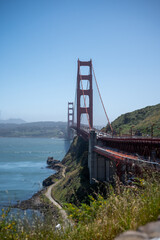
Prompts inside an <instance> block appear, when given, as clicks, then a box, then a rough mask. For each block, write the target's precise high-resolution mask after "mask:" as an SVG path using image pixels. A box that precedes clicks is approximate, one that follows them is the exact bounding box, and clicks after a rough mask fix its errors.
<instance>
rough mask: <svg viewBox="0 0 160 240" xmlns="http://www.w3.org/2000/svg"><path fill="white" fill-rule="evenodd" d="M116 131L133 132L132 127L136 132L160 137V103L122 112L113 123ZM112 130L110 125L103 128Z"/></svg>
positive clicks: (134, 132) (121, 132)
mask: <svg viewBox="0 0 160 240" xmlns="http://www.w3.org/2000/svg"><path fill="white" fill-rule="evenodd" d="M111 125H112V128H113V130H114V132H115V133H117V134H119V131H120V134H121V135H122V134H131V127H132V131H133V135H134V134H137V135H139V134H142V135H143V136H151V135H152V132H153V136H154V137H160V104H157V105H154V106H148V107H145V108H142V109H139V110H136V111H133V112H130V113H126V114H122V115H121V116H120V117H118V118H117V119H115V120H114V121H113V122H112V123H111ZM103 130H104V131H106V130H107V131H110V127H109V126H107V128H104V129H103Z"/></svg>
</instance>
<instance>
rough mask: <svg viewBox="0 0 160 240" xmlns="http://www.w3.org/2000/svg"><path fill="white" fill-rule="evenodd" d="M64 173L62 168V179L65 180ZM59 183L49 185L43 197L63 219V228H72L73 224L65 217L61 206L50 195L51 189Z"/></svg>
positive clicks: (64, 170) (64, 169) (65, 214)
mask: <svg viewBox="0 0 160 240" xmlns="http://www.w3.org/2000/svg"><path fill="white" fill-rule="evenodd" d="M65 172H66V167H64V168H63V169H62V177H63V178H65ZM59 181H61V179H60V180H59ZM59 181H57V182H56V183H54V184H52V185H50V186H49V187H48V188H47V191H46V193H45V196H46V197H47V198H48V199H49V200H50V201H51V202H52V203H53V204H54V205H55V206H56V207H57V208H58V209H59V211H60V214H61V216H62V219H63V221H64V225H65V227H67V226H72V225H73V223H72V221H71V220H70V219H68V216H67V213H66V211H65V210H64V209H63V208H62V206H61V205H60V204H59V203H58V202H56V201H55V200H54V199H53V198H52V195H51V192H52V188H53V187H55V186H56V185H57V184H58V183H59Z"/></svg>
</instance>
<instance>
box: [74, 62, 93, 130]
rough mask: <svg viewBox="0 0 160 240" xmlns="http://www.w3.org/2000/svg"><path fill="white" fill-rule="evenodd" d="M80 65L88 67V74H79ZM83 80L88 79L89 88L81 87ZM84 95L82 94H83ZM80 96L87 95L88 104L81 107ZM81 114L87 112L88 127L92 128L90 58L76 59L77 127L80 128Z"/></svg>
mask: <svg viewBox="0 0 160 240" xmlns="http://www.w3.org/2000/svg"><path fill="white" fill-rule="evenodd" d="M81 66H85V67H86V66H88V67H89V74H88V75H81V71H80V67H81ZM83 80H88V82H89V89H87V90H85V89H83V84H82V82H83ZM83 95H84V96H83ZM81 96H82V97H86V96H88V97H89V106H87V107H86V108H85V107H82V106H81ZM81 114H88V120H89V127H90V129H91V128H93V89H92V60H90V61H88V62H86V61H80V60H79V59H78V71H77V129H80V126H81Z"/></svg>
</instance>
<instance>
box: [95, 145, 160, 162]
mask: <svg viewBox="0 0 160 240" xmlns="http://www.w3.org/2000/svg"><path fill="white" fill-rule="evenodd" d="M94 152H96V153H98V154H100V155H102V156H104V157H106V158H108V159H110V160H113V161H118V162H119V161H121V162H125V163H127V164H130V163H131V164H132V163H133V162H135V163H138V162H141V163H147V164H148V163H150V164H155V165H156V164H157V165H159V164H158V163H155V162H150V161H146V160H144V159H140V158H139V157H138V156H134V155H131V154H127V153H126V154H125V153H121V152H117V151H116V150H111V149H109V148H104V147H99V146H95V147H94Z"/></svg>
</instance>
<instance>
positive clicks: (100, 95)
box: [91, 63, 113, 133]
mask: <svg viewBox="0 0 160 240" xmlns="http://www.w3.org/2000/svg"><path fill="white" fill-rule="evenodd" d="M91 64H92V63H91ZM92 69H93V74H94V79H95V82H96V86H97V89H98V94H99V97H100V99H101V103H102V106H103V110H104V112H105V115H106V118H107V120H108V123H109V126H110V128H111V131H112V133H113V128H112V126H111V123H110V121H109V117H108V115H107V112H106V109H105V106H104V103H103V100H102V97H101V93H100V91H99V87H98V83H97V79H96V75H95V72H94V68H93V64H92Z"/></svg>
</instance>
